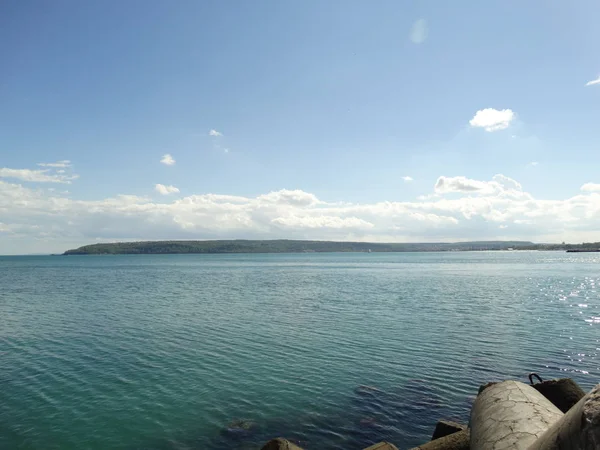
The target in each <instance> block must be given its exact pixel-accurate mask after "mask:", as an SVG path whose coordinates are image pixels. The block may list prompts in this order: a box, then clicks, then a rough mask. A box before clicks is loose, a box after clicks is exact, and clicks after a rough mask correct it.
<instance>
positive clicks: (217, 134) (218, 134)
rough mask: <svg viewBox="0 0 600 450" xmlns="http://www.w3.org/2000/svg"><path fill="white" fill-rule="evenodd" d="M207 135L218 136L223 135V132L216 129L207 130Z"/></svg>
mask: <svg viewBox="0 0 600 450" xmlns="http://www.w3.org/2000/svg"><path fill="white" fill-rule="evenodd" d="M208 135H209V136H213V137H219V136H223V133H221V132H219V131H217V130H210V131H209V132H208Z"/></svg>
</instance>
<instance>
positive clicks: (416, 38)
mask: <svg viewBox="0 0 600 450" xmlns="http://www.w3.org/2000/svg"><path fill="white" fill-rule="evenodd" d="M428 34H429V30H428V29H427V22H426V21H425V19H419V20H417V21H416V22H415V23H413V26H412V27H411V29H410V40H411V41H412V42H413V43H415V44H422V43H423V42H425V41H426V40H427V35H428Z"/></svg>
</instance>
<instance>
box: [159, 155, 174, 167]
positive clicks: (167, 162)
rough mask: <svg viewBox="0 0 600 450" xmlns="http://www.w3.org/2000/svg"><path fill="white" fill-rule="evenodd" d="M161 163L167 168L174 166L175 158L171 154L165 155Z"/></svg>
mask: <svg viewBox="0 0 600 450" xmlns="http://www.w3.org/2000/svg"><path fill="white" fill-rule="evenodd" d="M160 162H161V163H162V164H164V165H165V166H172V165H174V164H175V160H174V159H173V157H172V156H171V155H170V154H169V153H167V154H165V155H163V157H162V159H161V160H160Z"/></svg>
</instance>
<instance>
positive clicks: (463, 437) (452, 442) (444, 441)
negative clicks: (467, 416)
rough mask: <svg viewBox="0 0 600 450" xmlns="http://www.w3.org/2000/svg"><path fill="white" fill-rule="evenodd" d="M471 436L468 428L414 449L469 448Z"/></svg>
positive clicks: (447, 449) (466, 449)
mask: <svg viewBox="0 0 600 450" xmlns="http://www.w3.org/2000/svg"><path fill="white" fill-rule="evenodd" d="M469 436H470V435H469V430H468V429H466V430H462V431H459V432H457V433H452V434H449V435H448V436H444V437H442V438H439V439H436V440H434V441H430V442H428V443H427V444H423V445H419V446H418V447H415V448H413V449H412V450H469V449H470V444H469V441H470V439H469Z"/></svg>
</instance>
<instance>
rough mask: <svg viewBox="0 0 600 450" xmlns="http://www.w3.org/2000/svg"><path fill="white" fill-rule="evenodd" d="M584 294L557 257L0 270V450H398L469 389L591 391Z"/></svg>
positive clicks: (594, 328) (588, 287)
mask: <svg viewBox="0 0 600 450" xmlns="http://www.w3.org/2000/svg"><path fill="white" fill-rule="evenodd" d="M598 284H600V255H598V254H567V253H558V252H556V253H555V252H489V253H487V252H481V253H395V254H373V253H371V254H298V255H164V256H158V255H157V256H96V257H92V256H87V257H86V256H73V257H1V258H0V382H1V385H0V386H1V389H0V448H2V449H12V448H31V449H208V450H211V449H246V448H248V449H251V448H253V449H257V448H260V444H262V443H264V442H265V441H266V440H268V439H269V438H270V437H274V436H278V435H284V436H286V437H289V438H293V439H296V440H297V441H299V442H300V443H301V445H303V446H304V447H305V448H307V449H319V450H322V449H323V450H327V449H342V448H343V449H349V450H351V449H359V448H362V447H364V446H366V445H368V444H371V443H373V442H376V441H378V440H383V439H388V440H391V441H393V442H395V443H396V444H397V445H398V446H399V448H400V449H404V448H408V447H410V446H413V445H417V444H419V443H422V442H423V441H425V440H427V439H428V437H429V436H430V434H431V432H432V430H433V426H434V424H435V422H436V421H437V420H438V419H439V418H455V419H458V420H462V421H467V420H468V412H469V408H470V404H471V401H472V399H473V395H474V394H475V393H476V392H477V387H478V385H479V384H481V383H484V382H487V381H491V380H497V379H502V378H508V377H510V378H516V379H519V380H523V381H525V380H526V375H527V373H528V372H530V371H535V372H538V373H540V374H541V376H542V377H544V378H550V377H562V376H570V377H573V378H575V380H576V381H577V382H579V383H580V384H581V385H582V387H584V389H586V390H587V389H589V388H591V386H592V385H593V384H595V383H597V382H598V381H599V379H600V358H599V357H598V353H600V291H599V290H598V289H599V286H598ZM365 386H369V388H367V387H365ZM240 420H244V421H246V422H243V423H244V426H239V422H238V423H236V421H240Z"/></svg>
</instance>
